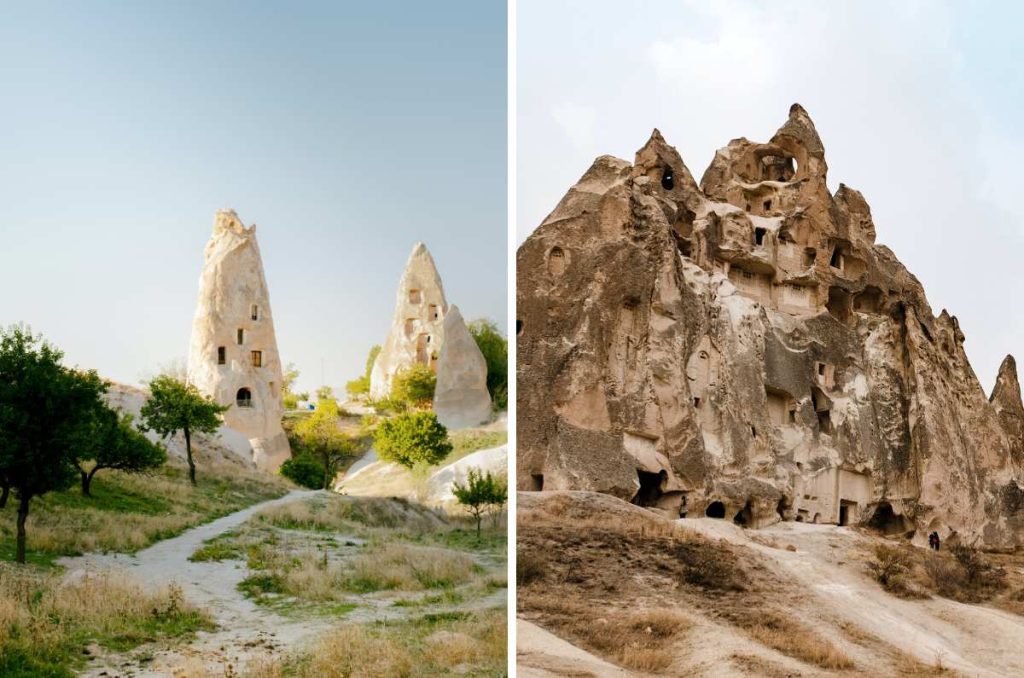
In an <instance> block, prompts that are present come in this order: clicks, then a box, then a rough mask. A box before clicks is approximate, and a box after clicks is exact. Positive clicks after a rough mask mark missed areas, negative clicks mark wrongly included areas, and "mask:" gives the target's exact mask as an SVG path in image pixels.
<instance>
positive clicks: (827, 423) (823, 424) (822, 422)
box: [818, 410, 832, 433]
mask: <svg viewBox="0 0 1024 678" xmlns="http://www.w3.org/2000/svg"><path fill="white" fill-rule="evenodd" d="M818 429H819V430H821V432H822V433H832V417H831V415H830V413H829V411H828V410H822V411H821V412H818Z"/></svg>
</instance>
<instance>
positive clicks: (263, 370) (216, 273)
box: [188, 210, 291, 470]
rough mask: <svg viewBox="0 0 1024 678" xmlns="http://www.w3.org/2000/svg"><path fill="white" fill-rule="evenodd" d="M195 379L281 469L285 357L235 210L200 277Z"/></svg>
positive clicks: (220, 221) (217, 228)
mask: <svg viewBox="0 0 1024 678" xmlns="http://www.w3.org/2000/svg"><path fill="white" fill-rule="evenodd" d="M188 378H189V381H190V382H191V383H192V384H195V385H196V387H197V388H199V390H200V391H202V392H203V393H205V394H207V395H210V396H212V397H213V398H214V399H215V400H216V401H217V402H219V403H220V404H222V405H230V406H231V409H229V410H228V411H227V412H226V413H225V414H224V423H225V424H226V425H227V426H229V427H230V428H232V429H234V430H236V431H239V432H240V433H242V434H243V435H245V436H246V437H248V438H249V440H250V442H251V443H252V447H253V461H255V462H256V465H257V466H259V467H260V468H264V469H268V470H276V469H277V468H278V467H279V466H280V465H281V464H282V463H283V462H284V460H285V459H287V458H288V457H289V456H290V455H291V449H290V448H289V445H288V438H287V436H286V435H285V433H284V429H282V428H281V416H282V414H283V413H284V409H283V406H282V404H281V359H280V356H279V355H278V352H277V339H276V337H275V334H274V318H273V315H272V313H271V311H270V295H269V293H268V291H267V281H266V278H265V277H264V275H263V261H262V259H261V258H260V248H259V245H258V244H257V242H256V226H255V225H253V226H251V227H249V228H246V227H245V226H244V225H243V224H242V222H241V221H240V220H239V218H238V215H237V214H235V213H234V212H233V211H231V210H221V211H220V212H217V216H216V217H215V218H214V223H213V236H212V237H211V238H210V242H209V243H207V245H206V261H205V263H204V265H203V271H202V273H201V274H200V277H199V302H198V304H197V305H196V315H195V318H194V319H193V321H192V342H191V346H190V349H189V360H188Z"/></svg>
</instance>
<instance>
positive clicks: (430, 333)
mask: <svg viewBox="0 0 1024 678" xmlns="http://www.w3.org/2000/svg"><path fill="white" fill-rule="evenodd" d="M447 314H448V302H447V300H446V299H445V296H444V286H443V285H442V284H441V276H440V275H439V274H438V272H437V266H435V265H434V258H433V257H432V256H430V252H429V251H427V246H426V245H424V244H423V243H421V242H420V243H416V246H415V247H413V248H412V253H411V254H410V255H409V259H408V261H406V263H405V271H403V273H402V278H401V280H399V281H398V294H397V295H396V298H395V313H394V316H393V317H392V320H391V330H390V331H389V332H388V336H387V339H386V340H385V341H384V345H383V346H382V347H381V351H380V353H379V354H378V355H377V359H376V360H375V361H374V363H373V369H372V370H371V371H370V396H371V397H373V398H386V397H387V396H388V395H390V393H391V382H392V380H393V379H394V377H395V375H396V374H398V373H399V372H401V371H402V370H404V369H407V368H409V367H412V366H413V365H415V364H417V363H419V364H421V365H427V366H428V367H430V368H432V369H436V367H437V360H438V358H439V357H440V350H441V346H442V345H443V344H444V320H445V317H446V316H447Z"/></svg>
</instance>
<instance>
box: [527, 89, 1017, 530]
mask: <svg viewBox="0 0 1024 678" xmlns="http://www.w3.org/2000/svg"><path fill="white" fill-rule="evenodd" d="M827 169H828V167H827V164H826V162H825V153H824V147H823V145H822V143H821V140H820V138H819V137H818V134H817V132H816V131H815V129H814V125H813V123H812V122H811V120H810V118H809V117H808V115H807V113H806V112H805V111H804V110H803V108H801V107H800V106H799V105H794V106H793V107H792V108H791V110H790V114H789V119H788V120H787V121H786V123H785V124H784V125H783V126H782V128H781V129H779V131H778V132H777V133H776V134H775V136H774V137H772V139H771V141H770V142H769V143H766V144H762V143H754V142H751V141H748V140H746V139H736V140H733V141H732V142H730V143H729V145H728V146H726V147H725V148H723V149H721V150H719V151H718V152H717V154H716V155H715V158H714V160H713V161H712V163H711V166H710V167H709V168H708V169H707V171H706V172H705V173H704V176H703V178H702V180H701V182H700V185H698V184H697V182H696V181H695V180H694V178H693V176H692V175H691V174H690V172H689V170H688V169H687V168H686V166H685V165H684V164H683V162H682V159H681V158H680V157H679V154H678V153H677V152H676V151H675V149H674V148H672V147H671V146H669V145H667V144H666V142H665V140H664V139H663V138H662V136H661V134H660V133H659V132H658V131H657V130H655V131H654V133H653V135H652V136H651V138H650V140H649V141H648V142H647V144H646V145H645V146H644V147H643V148H642V149H640V151H638V152H637V154H636V158H635V160H634V162H633V163H632V164H630V163H629V162H627V161H625V160H620V159H617V158H613V157H609V156H602V157H600V158H598V159H597V160H596V161H595V162H594V164H593V165H592V166H591V167H590V169H589V170H588V171H587V172H586V174H584V176H583V177H582V178H581V179H580V181H579V182H578V183H577V184H576V185H575V186H574V187H572V188H571V189H570V190H569V192H568V194H566V196H565V197H564V198H563V199H562V201H561V202H560V203H559V204H558V206H557V207H556V208H555V210H554V212H552V213H551V214H550V215H549V216H548V217H547V219H545V221H544V223H543V224H541V226H540V227H539V228H538V229H537V230H536V231H535V232H534V233H533V234H532V235H531V236H530V237H529V238H528V239H527V241H526V242H525V243H523V245H522V246H521V247H520V249H519V253H518V257H517V267H518V305H517V308H518V313H517V315H518V321H517V342H518V356H519V358H518V375H517V378H518V401H517V407H518V417H517V419H518V451H517V466H518V478H519V480H518V482H519V487H520V489H523V490H530V489H537V490H539V489H556V490H557V489H579V490H596V491H600V492H605V493H609V494H613V495H616V496H618V497H621V498H622V499H625V500H629V501H633V502H635V503H638V504H641V505H649V506H658V507H661V508H663V509H665V510H668V511H671V512H673V513H674V512H676V511H679V512H680V513H685V514H689V515H701V516H703V515H710V516H714V517H725V518H729V519H734V520H736V521H737V522H740V523H743V524H746V525H752V526H757V525H765V524H770V523H773V522H775V521H778V520H800V521H808V522H811V521H814V522H823V523H839V524H854V523H861V524H870V525H873V526H875V527H878V528H879V529H882V530H885V531H889V532H910V531H912V530H916V538H917V539H923V538H924V537H925V535H927V534H928V532H930V531H932V530H937V531H938V532H939V533H940V535H942V536H944V537H945V538H946V539H950V538H952V539H953V540H954V541H956V540H957V539H959V540H962V541H965V542H968V543H978V544H981V545H984V546H987V547H1011V546H1014V545H1016V544H1018V543H1020V542H1021V541H1022V535H1024V531H1022V530H1021V527H1024V492H1022V491H1021V490H1020V489H1018V485H1017V480H1018V478H1019V477H1020V472H1021V464H1022V463H1024V406H1022V404H1021V396H1020V389H1019V386H1018V384H1017V377H1016V371H1015V368H1014V364H1013V361H1012V358H1010V359H1008V361H1007V362H1006V363H1004V365H1003V368H1002V369H1001V371H1000V376H999V381H998V384H997V386H996V388H995V390H994V391H993V396H992V401H991V403H990V402H989V400H988V399H987V398H986V397H985V393H984V392H983V391H982V388H981V386H980V384H979V382H978V380H977V378H976V376H975V374H974V371H973V370H972V368H971V366H970V364H969V363H968V360H967V356H966V355H965V353H964V349H963V341H964V335H963V333H962V332H961V331H960V327H959V325H958V323H957V320H956V318H955V317H952V316H950V315H949V314H948V313H946V311H942V312H941V313H940V314H939V315H938V316H937V317H936V316H934V315H933V314H932V311H931V308H930V307H929V305H928V302H927V299H926V298H925V294H924V290H923V289H922V287H921V285H920V283H919V282H918V281H917V279H916V278H914V276H913V275H911V274H910V273H909V272H908V271H907V270H906V268H904V267H903V265H902V264H901V263H900V262H899V261H898V260H897V259H896V257H895V256H894V255H893V253H892V252H891V251H890V250H889V249H888V248H886V247H884V246H882V245H876V244H875V242H874V241H875V226H874V223H873V221H872V218H871V211H870V208H869V207H868V205H867V203H866V202H865V200H864V198H863V196H862V195H861V194H860V193H858V192H857V191H855V190H853V189H851V188H848V187H846V186H844V185H842V184H840V186H839V189H838V190H837V191H836V192H835V194H832V193H830V192H829V190H828V188H827V186H826V182H825V179H826V173H827Z"/></svg>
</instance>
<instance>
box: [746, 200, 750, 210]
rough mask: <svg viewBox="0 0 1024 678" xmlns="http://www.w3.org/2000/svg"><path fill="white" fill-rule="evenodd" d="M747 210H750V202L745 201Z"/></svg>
mask: <svg viewBox="0 0 1024 678" xmlns="http://www.w3.org/2000/svg"><path fill="white" fill-rule="evenodd" d="M747 211H748V212H749V211H750V203H749V202H748V203H747Z"/></svg>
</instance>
